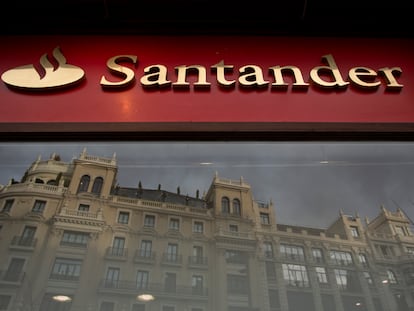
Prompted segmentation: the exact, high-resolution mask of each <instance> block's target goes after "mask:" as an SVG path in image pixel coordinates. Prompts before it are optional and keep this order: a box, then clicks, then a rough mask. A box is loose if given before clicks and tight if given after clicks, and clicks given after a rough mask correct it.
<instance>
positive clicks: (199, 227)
mask: <svg viewBox="0 0 414 311" xmlns="http://www.w3.org/2000/svg"><path fill="white" fill-rule="evenodd" d="M193 232H195V233H203V232H204V223H203V222H202V221H194V224H193Z"/></svg>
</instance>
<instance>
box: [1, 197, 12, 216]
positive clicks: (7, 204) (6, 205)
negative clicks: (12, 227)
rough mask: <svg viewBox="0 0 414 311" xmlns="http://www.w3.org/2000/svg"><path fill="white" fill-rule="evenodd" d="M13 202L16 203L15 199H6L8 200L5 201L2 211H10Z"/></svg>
mask: <svg viewBox="0 0 414 311" xmlns="http://www.w3.org/2000/svg"><path fill="white" fill-rule="evenodd" d="M13 204H14V199H10V200H6V202H4V205H3V210H2V212H3V213H10V211H11V209H12V207H13Z"/></svg>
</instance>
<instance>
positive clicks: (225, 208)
mask: <svg viewBox="0 0 414 311" xmlns="http://www.w3.org/2000/svg"><path fill="white" fill-rule="evenodd" d="M221 211H222V213H223V214H229V213H230V200H229V198H227V197H223V198H221Z"/></svg>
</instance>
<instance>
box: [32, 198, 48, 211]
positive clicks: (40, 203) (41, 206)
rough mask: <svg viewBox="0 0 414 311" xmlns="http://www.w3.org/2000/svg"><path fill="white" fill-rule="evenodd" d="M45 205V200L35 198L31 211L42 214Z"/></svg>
mask: <svg viewBox="0 0 414 311" xmlns="http://www.w3.org/2000/svg"><path fill="white" fill-rule="evenodd" d="M45 206H46V201H42V200H36V201H35V203H34V205H33V208H32V212H34V213H39V214H42V213H43V211H44V209H45Z"/></svg>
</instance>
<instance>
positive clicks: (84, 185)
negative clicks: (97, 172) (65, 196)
mask: <svg viewBox="0 0 414 311" xmlns="http://www.w3.org/2000/svg"><path fill="white" fill-rule="evenodd" d="M90 180H91V178H90V177H89V176H88V175H83V176H82V178H81V180H80V182H79V187H78V193H79V192H86V191H88V188H89V182H90Z"/></svg>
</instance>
